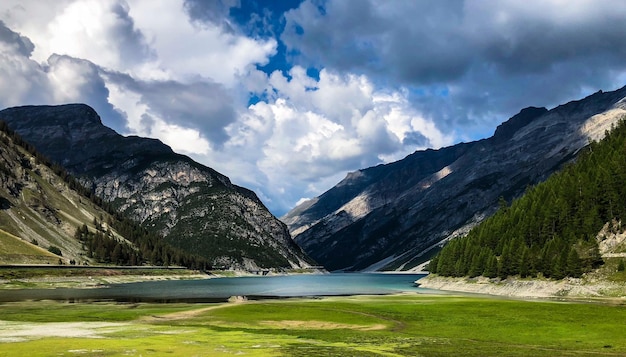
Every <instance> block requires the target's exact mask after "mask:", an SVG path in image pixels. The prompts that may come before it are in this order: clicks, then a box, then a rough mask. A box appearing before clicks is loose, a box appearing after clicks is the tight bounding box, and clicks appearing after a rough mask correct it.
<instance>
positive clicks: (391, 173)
mask: <svg viewBox="0 0 626 357" xmlns="http://www.w3.org/2000/svg"><path fill="white" fill-rule="evenodd" d="M625 97H626V87H625V88H622V89H619V90H617V91H614V92H607V93H603V92H598V93H595V94H593V95H591V96H589V97H587V98H585V99H583V100H579V101H573V102H570V103H567V104H564V105H561V106H559V107H557V108H554V109H552V110H547V109H545V108H527V109H524V110H522V111H521V112H520V113H519V114H517V115H515V116H514V117H512V118H511V119H509V120H508V121H507V122H505V123H503V124H502V125H500V126H499V127H498V128H497V130H496V132H495V134H494V136H492V137H491V138H488V139H484V140H480V141H475V142H471V143H462V144H458V145H454V146H451V147H447V148H443V149H440V150H425V151H418V152H415V153H413V154H411V155H409V156H407V157H406V158H404V159H403V160H400V161H398V162H394V163H391V164H387V165H379V166H376V167H371V168H368V169H363V170H359V171H357V172H354V173H351V174H349V175H348V176H347V177H346V178H345V179H344V180H343V181H341V182H340V183H339V184H337V186H335V187H333V188H332V189H330V190H329V191H327V192H325V193H324V194H322V195H321V196H319V197H317V198H315V199H313V200H311V201H308V202H305V203H303V204H302V205H300V206H298V207H296V208H295V209H294V210H292V211H291V212H289V213H288V214H287V215H286V216H284V217H283V218H282V219H283V221H284V222H286V223H287V225H288V226H289V229H290V231H291V232H292V234H293V235H294V239H295V240H296V241H297V242H298V243H299V244H300V246H302V247H303V249H304V250H305V251H306V252H307V253H308V254H309V255H310V256H311V257H312V258H313V259H315V260H317V261H318V262H320V263H321V264H323V265H324V266H325V267H326V268H328V269H331V270H338V269H346V270H406V269H409V268H412V267H415V266H417V265H419V264H420V263H422V262H424V261H426V260H428V259H429V257H430V255H431V254H432V253H433V252H434V251H436V250H437V247H439V246H440V245H442V244H443V243H445V241H446V240H448V239H451V238H452V237H455V236H458V235H462V234H464V233H465V232H467V231H468V230H469V229H470V228H471V227H472V226H474V225H475V224H477V223H479V222H480V221H481V220H483V219H484V218H485V217H487V216H489V215H490V214H492V213H493V212H494V211H495V210H496V208H497V207H498V202H499V199H500V197H504V198H505V199H506V200H508V201H510V200H511V199H513V198H515V197H518V196H519V195H520V194H522V193H523V192H524V190H525V189H526V187H527V186H528V185H534V184H536V183H538V182H541V181H543V180H544V179H545V178H547V177H548V176H549V175H550V174H551V173H553V172H554V171H556V170H558V169H559V168H560V167H562V165H563V164H565V163H567V162H569V161H571V160H572V159H574V158H575V156H576V154H577V153H578V151H579V150H580V149H581V148H582V147H584V146H586V145H587V144H588V142H589V140H599V139H601V138H602V137H603V136H604V134H605V132H606V130H608V129H610V127H611V125H613V124H614V123H616V122H617V121H618V120H620V119H621V118H623V117H624V115H626V101H625V100H624V98H625Z"/></svg>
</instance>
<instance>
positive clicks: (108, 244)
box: [0, 120, 211, 270]
mask: <svg viewBox="0 0 626 357" xmlns="http://www.w3.org/2000/svg"><path fill="white" fill-rule="evenodd" d="M0 131H2V132H4V133H6V134H7V135H8V136H9V137H10V138H11V141H12V144H13V145H17V146H20V147H22V148H23V149H24V150H26V151H28V152H29V153H30V154H31V155H33V156H34V157H35V159H36V160H37V163H40V164H43V165H45V166H47V167H48V168H50V169H51V170H52V171H53V172H54V173H55V174H56V175H58V176H59V177H61V179H63V181H65V183H66V184H67V185H68V186H69V187H70V188H71V189H73V190H75V191H77V192H78V193H79V194H81V195H82V196H84V197H86V198H88V199H89V200H91V201H92V202H93V203H94V204H96V205H97V206H99V207H100V208H102V209H103V210H104V211H105V212H107V213H108V214H109V215H110V216H111V218H110V219H108V220H107V222H106V223H108V225H109V226H110V227H111V228H113V229H115V230H116V231H117V232H118V233H119V234H120V235H121V236H123V237H124V238H126V239H127V240H128V241H130V242H132V243H133V244H134V245H135V247H133V246H131V245H129V244H128V243H125V242H124V241H119V240H118V239H116V238H114V237H113V235H112V233H111V231H110V230H109V229H104V226H105V225H104V223H105V222H102V220H103V217H100V221H99V220H97V219H94V222H93V223H94V225H95V227H96V231H95V232H90V231H89V230H88V229H87V226H86V225H83V226H82V227H77V230H76V235H75V237H76V238H77V239H79V240H80V241H82V242H83V245H84V248H85V250H86V251H87V253H88V255H89V256H90V257H93V258H94V259H95V260H96V261H98V262H101V263H111V264H117V265H142V264H144V263H149V264H152V265H162V266H167V265H180V266H184V267H187V268H190V269H199V270H206V269H210V268H211V266H210V264H209V262H208V261H207V260H206V259H205V258H203V257H200V256H197V255H194V254H190V253H187V252H185V251H183V250H181V249H178V248H175V247H172V246H171V245H169V244H167V243H166V242H165V241H164V240H163V237H161V236H160V235H158V234H156V233H154V232H150V231H148V230H147V229H145V228H143V227H141V226H140V225H139V224H138V223H136V222H135V221H133V220H130V219H128V218H126V217H125V216H123V215H122V214H120V213H119V212H117V211H116V210H115V209H113V208H112V206H111V205H110V204H108V203H107V202H105V201H103V200H102V199H101V198H100V197H98V196H96V195H95V194H94V193H93V192H92V191H91V190H88V189H87V188H85V187H84V186H82V185H81V184H80V182H78V180H76V178H74V177H73V176H72V175H70V174H69V173H67V171H65V169H64V168H63V167H62V166H61V165H58V164H56V163H53V162H51V161H50V160H49V159H48V158H46V157H45V156H43V155H42V154H41V153H39V152H38V151H37V150H36V149H35V147H34V146H33V145H31V144H29V143H28V142H26V141H24V139H22V137H20V136H19V134H17V133H16V132H14V131H13V130H11V129H10V128H9V127H8V125H7V124H6V122H4V121H2V120H0ZM7 144H10V143H7ZM2 170H3V169H2V167H1V166H0V171H2Z"/></svg>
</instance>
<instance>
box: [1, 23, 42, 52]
mask: <svg viewBox="0 0 626 357" xmlns="http://www.w3.org/2000/svg"><path fill="white" fill-rule="evenodd" d="M0 42H4V43H6V44H8V45H10V46H15V48H16V50H17V52H18V53H20V54H21V55H22V56H24V57H30V55H31V53H33V50H34V49H35V45H33V43H32V42H31V41H30V39H29V38H28V37H25V36H21V35H20V34H19V33H17V32H14V31H13V30H11V29H10V28H8V27H6V25H5V24H4V22H2V20H0Z"/></svg>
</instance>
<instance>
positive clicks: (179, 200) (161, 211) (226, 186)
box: [0, 104, 312, 269]
mask: <svg viewBox="0 0 626 357" xmlns="http://www.w3.org/2000/svg"><path fill="white" fill-rule="evenodd" d="M0 119H2V120H4V121H6V122H7V123H8V124H9V126H10V127H11V128H12V129H13V130H15V131H16V132H17V133H19V134H20V135H21V136H22V137H23V138H24V139H25V140H27V141H28V142H30V143H31V144H33V145H34V146H35V147H36V148H37V149H38V150H39V151H40V152H42V153H43V154H44V155H46V156H48V157H49V158H50V159H52V160H53V161H55V162H58V163H60V164H61V165H63V167H65V168H66V169H67V170H68V171H69V172H70V173H72V174H73V175H75V176H77V177H78V178H79V179H80V180H81V182H82V183H83V184H85V185H86V186H87V187H90V188H91V189H92V190H93V191H94V192H95V193H96V194H97V195H99V196H100V197H102V198H103V199H104V200H106V201H108V202H110V203H111V204H112V205H113V206H114V207H115V208H117V209H118V210H120V211H122V212H124V213H126V214H128V215H129V216H130V217H132V218H133V219H135V220H137V221H139V222H140V223H142V224H143V225H144V226H145V227H147V228H149V229H153V230H155V231H158V232H159V233H162V234H163V235H164V236H165V237H166V240H167V241H168V242H169V243H170V244H172V245H174V246H177V247H180V248H182V249H184V250H186V251H189V252H193V253H198V254H201V255H202V256H204V257H206V258H208V259H209V260H210V261H212V263H213V264H214V265H215V266H218V267H220V266H221V267H236V268H248V269H256V268H258V267H264V268H269V267H286V268H299V267H307V266H309V265H310V263H312V261H311V260H310V258H308V257H307V256H306V254H304V253H303V252H302V250H301V249H300V248H299V247H298V246H297V245H296V244H295V243H294V242H293V240H292V239H291V237H290V235H289V232H288V230H287V227H286V226H285V225H284V224H283V223H282V222H280V221H279V220H278V219H276V218H275V217H274V216H273V215H272V214H271V213H270V212H269V211H268V210H267V209H266V207H265V206H264V205H263V203H262V202H261V201H260V200H259V199H258V198H257V196H256V195H255V194H254V193H253V192H252V191H250V190H247V189H245V188H242V187H239V186H236V185H234V184H232V183H231V182H230V180H229V179H228V177H226V176H224V175H222V174H220V173H218V172H216V171H215V170H213V169H211V168H208V167H206V166H203V165H201V164H199V163H197V162H194V161H193V160H192V159H190V158H189V157H186V156H183V155H180V154H176V153H174V152H173V151H172V150H171V149H170V148H169V147H168V146H167V145H165V144H163V143H161V142H160V141H158V140H154V139H147V138H141V137H136V136H129V137H124V136H121V135H119V134H117V133H116V132H115V131H113V130H112V129H110V128H107V127H105V126H104V125H102V122H101V120H100V117H99V116H98V114H97V113H96V112H95V111H94V110H93V109H92V108H90V107H88V106H86V105H82V104H70V105H62V106H25V107H16V108H9V109H5V110H2V111H0Z"/></svg>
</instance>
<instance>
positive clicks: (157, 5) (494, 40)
mask: <svg viewBox="0 0 626 357" xmlns="http://www.w3.org/2000/svg"><path fill="white" fill-rule="evenodd" d="M625 19H626V3H622V2H615V1H610V0H596V1H591V0H569V1H564V0H527V1H523V2H520V1H517V0H497V1H496V0H451V1H445V2H444V1H400V0H399V1H375V0H327V1H321V0H320V1H318V0H305V1H299V0H294V1H281V2H255V1H248V0H216V1H201V0H55V1H37V0H5V1H2V2H0V78H1V79H2V80H1V81H0V105H2V106H4V107H6V106H12V105H23V104H61V103H65V102H85V103H87V104H89V105H91V106H93V107H94V108H96V110H97V111H98V112H99V113H100V114H101V116H102V119H103V121H104V123H105V124H106V125H109V126H111V127H113V128H114V129H115V130H117V131H119V132H120V133H123V134H136V135H142V136H149V137H154V138H159V139H161V140H162V141H163V142H165V143H167V144H168V145H170V146H172V148H173V149H174V150H176V151H179V152H182V153H186V154H189V155H190V156H192V157H194V158H195V159H197V160H198V161H200V162H202V163H204V164H206V165H207V166H210V167H213V168H215V169H217V170H218V171H220V172H222V173H224V174H226V175H228V176H229V177H230V178H231V179H232V180H233V182H235V183H237V184H242V185H244V186H247V187H249V188H252V189H254V190H255V191H256V192H257V194H259V196H260V197H262V198H263V200H264V202H265V203H266V204H267V205H268V206H269V207H270V208H271V209H272V210H273V211H274V212H275V213H277V214H282V213H284V212H285V211H286V210H287V209H288V208H291V207H293V205H294V204H295V203H296V202H297V201H298V200H299V199H300V198H302V197H304V196H307V197H311V196H315V195H318V194H320V193H321V192H323V191H324V190H326V189H328V188H329V187H331V186H333V185H334V184H335V183H336V182H338V181H339V180H340V179H341V178H343V176H344V175H345V173H346V171H352V170H356V169H359V168H364V167H367V166H371V165H376V164H379V163H381V162H391V161H393V160H397V159H400V158H402V157H404V156H405V155H407V154H409V153H411V152H413V151H414V150H416V149H421V148H427V147H441V146H444V145H449V144H452V143H455V142H458V141H469V140H476V139H479V138H484V137H486V136H489V135H491V134H492V133H493V130H494V129H495V127H496V126H497V125H498V124H499V123H501V122H502V121H503V120H506V118H508V117H510V116H512V115H513V114H515V113H517V112H518V111H519V110H520V109H521V108H523V107H526V106H530V105H533V106H548V107H550V106H554V105H558V104H561V103H564V102H566V101H569V100H572V99H578V98H580V97H582V96H583V95H586V94H589V93H591V92H595V91H597V90H598V89H603V90H611V89H614V88H617V87H621V86H623V85H624V82H625V81H626V62H624V60H623V59H624V58H626V41H623V39H624V38H626V27H625V26H623V25H622V24H623V23H624V20H625Z"/></svg>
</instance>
